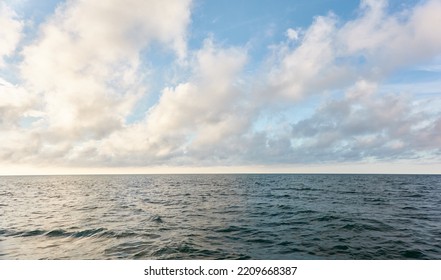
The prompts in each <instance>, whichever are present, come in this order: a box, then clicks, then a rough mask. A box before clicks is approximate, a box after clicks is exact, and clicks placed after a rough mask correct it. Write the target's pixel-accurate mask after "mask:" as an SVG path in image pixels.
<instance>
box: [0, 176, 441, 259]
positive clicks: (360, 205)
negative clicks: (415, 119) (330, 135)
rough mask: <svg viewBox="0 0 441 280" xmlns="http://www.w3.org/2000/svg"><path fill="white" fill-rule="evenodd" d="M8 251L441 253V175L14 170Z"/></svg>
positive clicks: (46, 254) (6, 214) (2, 202)
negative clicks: (27, 173) (25, 172)
mask: <svg viewBox="0 0 441 280" xmlns="http://www.w3.org/2000/svg"><path fill="white" fill-rule="evenodd" d="M0 258H1V259H325V260H332V259H347V260H360V259H382V260H388V259H399V260H404V259H438V260H439V259H441V176H440V175H298V174H291V175H288V174H285V175H281V174H272V175H261V174H259V175H256V174H253V175H91V176H76V175H75V176H5V177H0Z"/></svg>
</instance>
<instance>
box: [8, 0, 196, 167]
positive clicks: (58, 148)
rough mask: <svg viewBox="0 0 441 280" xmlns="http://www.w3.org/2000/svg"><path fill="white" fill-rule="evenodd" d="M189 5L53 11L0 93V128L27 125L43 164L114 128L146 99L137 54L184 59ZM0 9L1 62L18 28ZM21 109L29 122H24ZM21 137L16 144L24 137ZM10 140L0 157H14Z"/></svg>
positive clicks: (70, 6)
mask: <svg viewBox="0 0 441 280" xmlns="http://www.w3.org/2000/svg"><path fill="white" fill-rule="evenodd" d="M190 4H191V3H190V1H181V0H179V1H167V2H158V1H141V2H140V1H126V2H125V3H124V5H121V3H120V2H119V1H105V3H104V2H103V3H92V2H90V1H83V0H72V1H67V2H65V3H64V4H62V5H59V6H58V8H57V10H56V11H55V14H54V15H53V16H51V17H48V19H47V21H46V22H44V23H42V24H41V25H40V26H39V28H38V29H39V31H38V34H37V36H36V38H35V39H33V40H29V43H27V44H26V45H25V46H24V47H23V51H22V60H21V62H20V64H19V71H20V72H19V73H18V74H17V76H18V77H19V79H20V80H22V83H21V84H20V85H19V86H17V87H16V88H12V87H11V86H7V87H5V86H2V87H1V88H0V95H1V97H2V98H3V99H2V101H1V102H2V104H1V105H2V107H1V114H2V117H3V118H2V120H3V121H2V123H5V125H6V124H8V125H11V124H13V123H18V122H23V120H24V121H27V122H30V123H27V124H26V125H25V126H30V127H32V130H33V131H34V132H33V134H34V135H36V138H39V139H40V141H38V143H39V149H36V151H33V154H38V155H39V156H40V157H41V158H42V159H48V161H49V162H50V161H53V160H54V158H56V157H57V156H59V155H60V153H61V154H63V153H64V154H68V153H69V151H70V150H75V149H77V148H76V147H77V146H81V145H84V143H85V142H87V141H89V140H91V139H101V138H103V137H105V136H106V135H109V134H110V133H112V132H113V131H115V130H118V129H122V128H123V127H124V125H125V122H126V119H127V117H128V116H129V115H130V114H131V113H132V110H133V107H134V105H135V104H136V102H137V101H139V100H140V99H141V98H142V97H143V96H144V95H146V94H147V88H148V85H147V84H146V82H145V80H144V77H145V75H146V74H144V73H146V72H148V71H149V69H146V65H144V64H143V63H144V61H143V58H142V57H141V54H142V51H143V50H145V49H147V48H148V47H149V46H152V45H153V44H159V46H160V47H161V48H163V49H168V50H169V51H172V52H173V53H175V55H176V57H177V59H178V60H179V61H182V60H185V58H186V53H187V47H186V28H187V25H188V23H189V21H190ZM0 7H1V14H0V15H1V17H0V19H1V21H2V27H3V24H4V25H6V26H7V27H9V28H7V29H3V28H2V29H1V31H0V35H2V36H6V37H5V38H6V43H7V44H3V41H2V44H1V47H0V55H2V56H4V55H9V54H11V52H12V51H13V50H14V46H15V45H16V44H17V42H18V39H19V35H18V33H19V32H20V31H21V28H22V24H21V23H20V22H19V21H17V20H15V19H14V13H13V11H11V10H10V9H7V8H5V6H4V5H3V4H2V5H1V6H0ZM17 64H18V63H17ZM5 83H6V82H5ZM24 92H26V94H27V96H26V97H25V93H24ZM31 103H32V104H31ZM25 107H26V108H25ZM28 107H32V110H33V116H34V117H33V118H27V117H26V112H25V110H27V109H28ZM6 117H7V118H6ZM24 129H26V127H25V128H24ZM30 129H31V128H28V130H25V131H29V130H30ZM21 134H22V135H23V139H22V141H20V142H23V141H25V140H26V135H27V133H24V132H23V133H21ZM14 135H15V136H14V137H13V139H15V140H13V141H11V145H6V144H5V143H2V148H3V150H4V151H8V150H11V151H13V150H14V149H13V145H12V143H13V142H14V141H16V140H17V139H18V137H19V135H20V133H19V132H18V130H17V132H16V133H15V134H14ZM11 139H12V138H11ZM34 142H35V141H34ZM82 143H83V144H82ZM16 149H17V150H22V148H20V147H16ZM8 153H9V152H8ZM17 154H18V153H17Z"/></svg>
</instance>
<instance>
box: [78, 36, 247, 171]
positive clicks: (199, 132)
mask: <svg viewBox="0 0 441 280" xmlns="http://www.w3.org/2000/svg"><path fill="white" fill-rule="evenodd" d="M245 61H246V54H245V52H244V50H242V49H236V48H226V49H222V48H219V47H216V46H215V45H214V44H213V43H212V41H211V40H206V41H205V44H204V47H203V48H202V49H201V50H199V51H197V52H196V53H195V55H194V61H193V63H192V65H191V68H192V69H194V70H193V73H192V75H191V77H190V79H189V80H188V81H187V82H183V83H180V84H178V85H177V86H175V87H169V88H165V89H164V90H163V92H162V95H161V98H160V99H159V101H158V103H157V104H156V105H155V106H153V107H152V108H151V109H150V110H149V112H148V114H147V115H146V119H145V120H144V121H143V122H141V123H136V124H133V125H129V126H127V127H126V129H124V130H120V131H117V132H115V133H113V134H112V135H110V136H109V137H108V138H106V139H103V140H102V141H99V142H94V143H90V146H88V148H91V149H93V150H96V153H97V156H98V157H100V158H112V160H113V161H117V162H126V163H129V164H136V165H138V164H144V165H150V164H158V163H164V162H166V161H167V160H171V159H173V161H174V162H175V163H178V162H179V161H185V162H186V163H187V164H188V163H192V162H193V161H194V160H195V158H197V157H198V156H197V154H201V156H203V157H205V156H206V152H208V150H211V152H213V149H215V147H219V146H221V145H222V142H225V141H228V139H229V138H230V137H235V136H236V135H240V133H241V132H242V131H243V130H245V128H246V126H247V125H249V122H250V120H249V119H248V118H247V117H246V113H245V112H244V111H240V109H243V108H244V107H243V106H241V104H240V102H239V101H240V100H243V98H244V95H243V94H244V93H243V92H241V90H240V88H239V87H238V86H237V84H236V81H237V77H238V76H240V72H241V71H242V68H243V66H244V64H245ZM127 143H130V144H127ZM187 153H188V154H187ZM81 154H82V152H79V153H78V155H81ZM138 155H139V156H138ZM212 155H213V154H212ZM187 156H189V158H187ZM227 156H229V155H228V154H227ZM186 158H187V159H186ZM210 159H212V157H210Z"/></svg>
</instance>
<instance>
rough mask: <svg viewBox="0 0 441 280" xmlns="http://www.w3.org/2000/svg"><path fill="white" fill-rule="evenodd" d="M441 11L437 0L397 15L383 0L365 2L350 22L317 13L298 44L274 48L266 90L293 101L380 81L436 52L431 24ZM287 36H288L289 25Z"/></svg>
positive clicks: (440, 41)
mask: <svg viewBox="0 0 441 280" xmlns="http://www.w3.org/2000/svg"><path fill="white" fill-rule="evenodd" d="M440 14H441V2H439V1H436V0H432V1H427V2H424V3H422V4H420V5H418V6H416V7H414V8H413V9H410V10H406V11H402V12H399V13H396V14H388V13H387V1H385V0H369V1H368V0H365V1H362V2H361V5H360V9H359V16H358V17H356V18H355V19H352V20H350V21H347V22H344V23H341V22H340V20H339V19H338V17H337V16H336V15H334V14H332V13H331V14H329V15H327V16H318V17H316V18H315V20H314V22H313V24H312V25H311V26H310V27H309V28H308V29H307V30H305V31H304V32H303V33H304V35H303V37H302V38H300V42H299V43H298V44H291V43H289V42H288V43H282V44H281V45H279V46H278V47H277V48H276V53H277V55H276V59H275V66H274V67H273V69H272V71H271V73H270V77H269V82H270V85H271V86H272V87H271V89H270V91H271V92H274V91H276V92H279V93H280V94H281V95H282V96H286V97H289V98H291V99H294V100H296V99H300V98H303V97H305V96H306V95H309V94H321V93H322V92H323V91H327V90H332V89H338V88H342V87H345V86H349V85H351V84H353V83H354V82H356V81H357V80H358V79H360V78H361V77H363V78H366V79H374V80H379V81H381V80H382V79H384V78H385V77H386V76H387V75H388V74H390V73H391V72H392V71H394V70H395V69H397V68H399V67H403V66H406V65H410V64H412V63H419V62H422V61H425V60H427V59H430V58H432V57H434V56H436V55H439V54H440V50H441V34H440V33H439V32H434V30H433V27H434V26H439V25H441V17H439V15H440ZM287 34H288V38H289V39H290V40H291V37H292V36H293V34H294V33H293V32H292V29H288V31H287ZM289 34H291V37H290V36H289ZM297 34H298V33H296V35H297Z"/></svg>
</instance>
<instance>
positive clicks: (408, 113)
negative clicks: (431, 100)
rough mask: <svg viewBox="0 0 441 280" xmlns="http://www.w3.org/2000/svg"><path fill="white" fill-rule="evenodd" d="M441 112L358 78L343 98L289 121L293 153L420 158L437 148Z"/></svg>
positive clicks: (315, 157)
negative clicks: (430, 109)
mask: <svg viewBox="0 0 441 280" xmlns="http://www.w3.org/2000/svg"><path fill="white" fill-rule="evenodd" d="M440 121H441V114H440V112H437V113H431V112H426V111H425V108H424V107H421V106H419V105H418V103H417V102H415V101H411V100H409V99H408V98H405V97H403V96H400V95H396V94H388V95H381V94H378V93H376V85H373V84H370V83H368V82H366V81H359V82H358V83H357V84H356V85H355V86H354V87H353V88H351V89H349V90H348V92H347V94H346V96H345V98H343V99H340V100H331V101H328V102H326V103H324V104H323V105H322V106H321V107H320V108H318V109H317V111H316V112H315V113H314V114H313V115H312V116H311V117H310V118H307V119H304V120H302V121H299V122H297V123H295V124H293V126H292V140H295V142H294V143H295V144H294V145H293V153H294V154H297V155H298V158H301V159H302V160H304V161H306V162H320V161H327V162H331V161H335V160H337V161H360V160H367V159H370V160H392V159H403V158H418V157H419V156H420V153H424V152H432V153H433V152H435V153H436V152H439V149H440V147H441V137H440V133H439V131H438V130H436V127H438V126H439V123H440Z"/></svg>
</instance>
